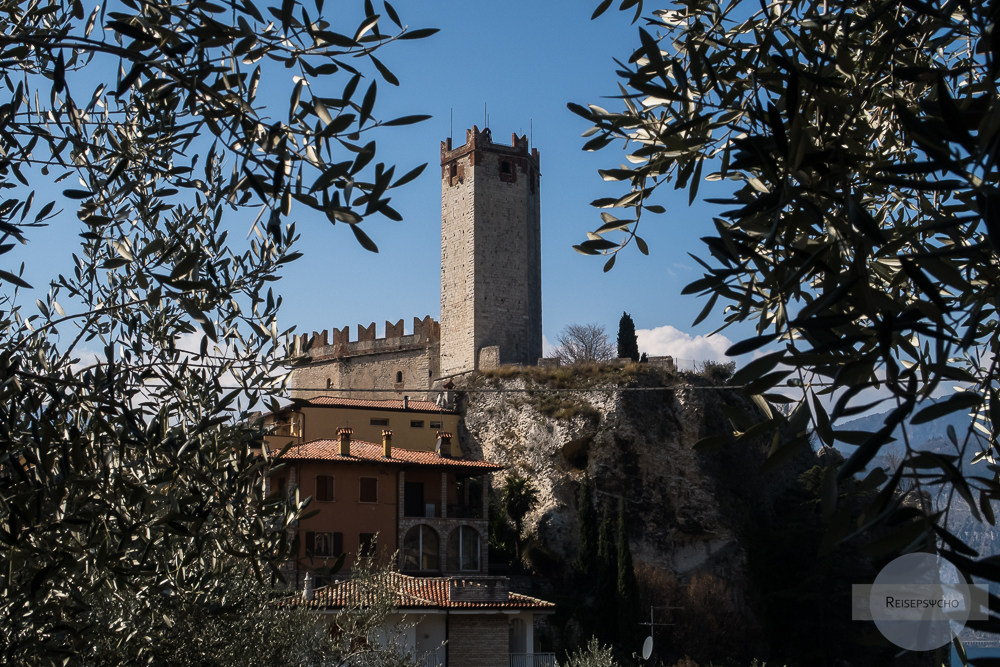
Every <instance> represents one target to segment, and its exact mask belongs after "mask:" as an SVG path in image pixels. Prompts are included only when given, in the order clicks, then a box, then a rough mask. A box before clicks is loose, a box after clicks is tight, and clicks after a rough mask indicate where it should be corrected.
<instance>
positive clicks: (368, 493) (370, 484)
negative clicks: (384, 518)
mask: <svg viewBox="0 0 1000 667" xmlns="http://www.w3.org/2000/svg"><path fill="white" fill-rule="evenodd" d="M359 500H360V501H361V502H363V503H377V502H378V477H362V478H361V494H360V496H359Z"/></svg>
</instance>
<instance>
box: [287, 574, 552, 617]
mask: <svg viewBox="0 0 1000 667" xmlns="http://www.w3.org/2000/svg"><path fill="white" fill-rule="evenodd" d="M378 576H380V577H386V578H387V579H388V582H387V583H388V585H389V586H390V587H391V588H392V590H393V591H394V593H395V595H396V601H395V606H396V607H397V608H399V609H483V610H489V609H531V610H535V611H542V610H551V609H553V608H554V607H555V605H554V604H553V603H551V602H546V601H545V600H540V599H538V598H533V597H531V596H529V595H523V594H521V593H514V592H513V591H509V590H506V587H504V590H502V591H500V592H499V593H498V594H494V595H492V596H489V595H483V596H481V597H482V598H483V599H469V598H471V597H476V594H477V593H479V592H484V591H487V590H488V585H486V584H484V583H483V582H484V581H486V580H485V579H477V578H476V577H468V578H462V577H411V576H408V575H405V574H400V573H398V572H388V573H386V574H383V575H378ZM489 580H491V581H496V580H497V578H496V577H490V578H489ZM372 583H374V584H376V585H377V584H379V583H380V582H378V581H376V582H372ZM456 591H459V592H460V593H462V594H460V595H457V594H455V592H456ZM373 595H374V591H373V589H372V586H371V584H369V583H368V582H359V581H358V580H355V579H344V580H342V581H338V582H336V583H334V584H331V585H330V586H324V587H322V588H317V589H316V590H315V591H313V597H312V599H311V600H302V599H301V597H299V598H298V599H296V600H289V602H290V603H292V604H301V605H304V606H307V607H313V608H317V609H340V608H343V607H346V606H348V605H352V604H355V605H356V604H364V603H365V601H369V602H370V601H371V600H372V596H373ZM455 598H463V599H455Z"/></svg>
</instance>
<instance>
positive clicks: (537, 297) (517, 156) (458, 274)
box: [441, 126, 542, 376]
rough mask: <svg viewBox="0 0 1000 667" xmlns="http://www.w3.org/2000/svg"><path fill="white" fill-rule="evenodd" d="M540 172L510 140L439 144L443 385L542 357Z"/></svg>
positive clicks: (520, 142) (486, 137)
mask: <svg viewBox="0 0 1000 667" xmlns="http://www.w3.org/2000/svg"><path fill="white" fill-rule="evenodd" d="M538 167H539V161H538V149H531V150H530V151H529V148H528V138H527V137H524V136H521V137H518V136H517V135H516V134H515V135H512V136H511V145H509V146H505V145H502V144H495V143H493V140H492V137H491V135H490V130H489V128H487V129H484V130H482V131H480V130H479V128H477V127H475V126H473V128H472V129H471V130H467V131H466V134H465V144H464V145H462V146H459V147H458V148H454V149H453V148H452V146H451V139H450V138H449V139H448V140H447V141H445V142H442V143H441V374H442V375H443V376H447V375H450V374H454V373H461V372H465V371H471V370H474V369H478V368H480V367H481V366H482V367H489V366H493V365H495V364H497V363H501V364H535V363H536V362H537V361H538V359H539V358H540V357H541V356H542V280H541V229H540V219H541V214H540V205H539V201H540V199H539V183H538V177H539V171H538ZM484 348H491V349H487V350H486V351H485V352H484V351H483V350H484ZM497 348H498V349H497Z"/></svg>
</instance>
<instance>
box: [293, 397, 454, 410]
mask: <svg viewBox="0 0 1000 667" xmlns="http://www.w3.org/2000/svg"><path fill="white" fill-rule="evenodd" d="M309 404H310V405H321V406H326V407H334V408H380V409H383V410H402V409H403V401H402V399H399V400H397V399H393V398H390V399H385V400H375V399H366V398H339V397H337V396H317V397H315V398H310V399H309ZM408 405H409V409H408V410H407V412H441V413H444V414H455V413H454V411H452V410H444V409H442V408H441V407H439V406H438V405H437V404H436V403H433V402H432V401H414V400H409V401H408Z"/></svg>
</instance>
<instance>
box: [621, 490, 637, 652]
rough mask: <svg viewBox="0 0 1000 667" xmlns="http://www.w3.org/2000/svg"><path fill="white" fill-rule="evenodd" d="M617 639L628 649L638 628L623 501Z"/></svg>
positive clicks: (634, 588)
mask: <svg viewBox="0 0 1000 667" xmlns="http://www.w3.org/2000/svg"><path fill="white" fill-rule="evenodd" d="M617 551H618V558H617V561H618V563H617V565H618V568H617V570H618V577H617V590H616V593H617V596H616V597H617V602H618V639H619V641H620V642H621V643H620V646H622V647H623V648H625V649H627V650H628V651H632V650H636V648H633V646H635V645H636V642H637V640H638V636H639V633H638V630H639V624H638V623H639V586H638V584H637V583H636V580H635V568H634V567H633V565H632V549H631V548H630V547H629V544H628V530H627V528H626V527H625V501H624V500H621V501H619V503H618V549H617Z"/></svg>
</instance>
